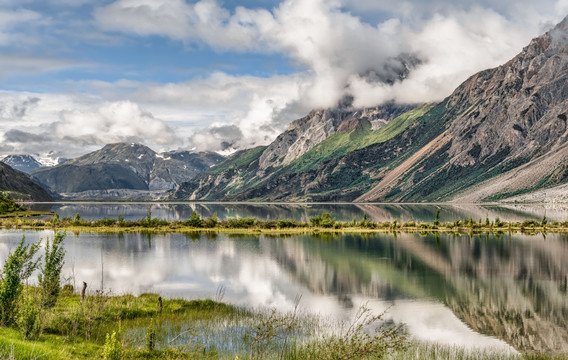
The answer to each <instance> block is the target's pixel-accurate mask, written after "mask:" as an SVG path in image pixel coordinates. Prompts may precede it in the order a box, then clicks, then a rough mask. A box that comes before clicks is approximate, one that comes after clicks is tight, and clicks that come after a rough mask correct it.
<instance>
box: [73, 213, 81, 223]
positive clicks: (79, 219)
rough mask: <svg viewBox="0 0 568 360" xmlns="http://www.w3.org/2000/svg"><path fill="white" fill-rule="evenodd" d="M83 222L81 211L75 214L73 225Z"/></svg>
mask: <svg viewBox="0 0 568 360" xmlns="http://www.w3.org/2000/svg"><path fill="white" fill-rule="evenodd" d="M80 224H81V215H79V213H76V214H75V218H74V219H73V225H80Z"/></svg>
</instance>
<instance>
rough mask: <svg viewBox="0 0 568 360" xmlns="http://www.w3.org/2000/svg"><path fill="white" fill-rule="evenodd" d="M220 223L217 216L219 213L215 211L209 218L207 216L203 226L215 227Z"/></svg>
mask: <svg viewBox="0 0 568 360" xmlns="http://www.w3.org/2000/svg"><path fill="white" fill-rule="evenodd" d="M218 224H219V219H218V218H217V214H216V213H214V214H213V215H212V216H210V217H209V218H207V219H206V220H205V221H204V222H203V227H206V228H214V227H216V226H217V225H218Z"/></svg>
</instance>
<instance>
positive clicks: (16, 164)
mask: <svg viewBox="0 0 568 360" xmlns="http://www.w3.org/2000/svg"><path fill="white" fill-rule="evenodd" d="M2 162H3V163H4V164H7V165H10V167H12V168H13V169H16V170H18V171H22V172H24V173H26V174H28V173H30V172H31V171H33V170H35V169H37V168H40V167H41V166H42V165H41V163H40V162H39V161H37V160H36V159H35V158H34V157H33V156H31V155H8V156H6V157H5V158H4V159H2Z"/></svg>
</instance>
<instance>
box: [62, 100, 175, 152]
mask: <svg viewBox="0 0 568 360" xmlns="http://www.w3.org/2000/svg"><path fill="white" fill-rule="evenodd" d="M52 126H53V130H54V134H55V135H56V136H57V137H58V138H61V139H65V140H72V141H74V142H78V143H82V144H85V145H104V144H108V143H115V142H146V141H147V139H151V140H152V141H153V142H155V143H157V144H160V145H167V144H170V143H174V142H175V141H176V136H175V133H174V131H173V130H172V129H171V128H170V127H169V126H168V125H166V124H165V123H164V122H163V121H162V120H160V119H156V118H155V117H154V116H153V115H152V114H151V113H148V112H144V111H143V110H142V109H140V107H139V106H138V105H137V104H135V103H132V102H129V101H121V102H115V103H106V104H104V105H102V106H101V107H100V108H98V109H96V110H94V111H79V110H72V111H64V112H62V113H61V120H60V121H58V122H56V123H54V124H53V125H52Z"/></svg>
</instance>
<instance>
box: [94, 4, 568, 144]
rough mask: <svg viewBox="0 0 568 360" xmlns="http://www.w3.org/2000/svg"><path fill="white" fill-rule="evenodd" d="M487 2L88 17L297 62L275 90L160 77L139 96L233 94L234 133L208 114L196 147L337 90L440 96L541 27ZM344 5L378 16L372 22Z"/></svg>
mask: <svg viewBox="0 0 568 360" xmlns="http://www.w3.org/2000/svg"><path fill="white" fill-rule="evenodd" d="M545 1H550V0H545ZM564 1H565V0H559V2H558V3H557V4H556V7H557V8H561V7H562V6H563V5H562V4H563V2H564ZM480 4H481V5H480ZM492 4H493V3H492V2H489V1H487V2H485V3H483V2H482V3H479V2H474V1H463V2H458V3H451V4H450V3H448V2H447V1H443V0H440V1H435V2H428V4H427V5H425V4H424V3H423V2H420V1H405V2H403V3H402V4H401V3H400V2H398V1H396V2H393V1H385V2H371V1H362V2H354V1H351V0H333V1H325V0H284V1H282V2H281V3H280V4H278V6H277V7H275V8H273V9H271V10H266V9H247V8H244V7H236V9H235V10H234V11H229V10H228V9H226V8H224V7H222V5H221V4H220V3H219V2H218V1H215V0H201V1H198V2H196V3H191V4H190V3H188V2H186V1H184V0H170V1H165V0H152V1H150V0H118V1H115V2H113V3H112V4H110V5H108V6H105V7H101V8H99V9H98V10H97V11H96V13H95V18H96V20H97V22H98V23H99V25H100V26H101V27H102V28H103V29H106V30H112V31H119V32H124V33H135V34H138V35H159V36H165V37H169V38H171V39H174V40H179V41H182V42H184V43H197V44H202V45H204V46H210V47H212V48H214V49H216V50H218V51H233V52H234V51H237V52H248V51H254V52H260V53H279V54H282V55H284V56H286V57H288V58H289V59H290V60H291V62H292V63H294V64H295V65H296V66H297V68H298V74H301V75H299V76H296V77H294V78H293V79H292V78H287V79H286V80H287V87H286V91H279V92H278V91H275V89H278V87H279V86H281V83H279V81H262V80H252V82H253V83H261V85H262V86H259V87H257V88H254V89H252V88H251V86H250V85H249V84H248V83H247V82H246V81H238V80H244V78H240V79H238V80H236V79H234V78H233V79H230V80H232V82H230V81H229V82H227V83H226V86H224V87H223V86H219V84H220V83H221V82H222V81H219V80H220V78H222V77H223V76H225V77H226V79H225V80H227V79H229V78H230V77H229V76H226V75H223V74H216V75H214V76H212V77H211V78H207V79H205V80H206V81H207V82H208V81H212V80H213V81H212V84H214V85H213V87H211V86H209V85H208V84H207V83H204V84H203V88H201V89H200V90H199V91H195V92H185V93H184V92H181V91H179V90H180V88H182V87H184V86H186V84H181V85H180V84H170V85H167V86H165V87H161V88H154V89H153V90H152V91H153V93H152V94H150V93H147V94H146V95H148V96H150V97H152V98H154V99H159V98H162V99H163V100H168V99H169V100H172V101H173V100H174V99H175V98H176V97H178V96H181V97H184V98H185V97H187V96H191V97H203V99H204V103H208V102H209V101H208V100H207V99H215V100H216V101H219V104H220V106H221V107H222V106H223V104H224V102H225V101H227V100H228V99H230V100H228V101H234V100H237V99H239V96H238V95H235V94H237V93H242V94H243V95H242V96H243V97H244V100H246V101H242V100H243V98H241V99H239V100H240V101H241V102H242V103H243V104H246V106H245V107H243V110H244V111H243V112H242V113H240V114H235V113H231V115H232V116H229V117H226V118H225V125H230V126H236V127H237V128H238V129H239V134H238V136H228V137H227V138H226V139H224V140H223V139H221V138H219V139H218V137H219V136H211V134H212V132H213V131H214V130H215V129H217V128H219V127H220V126H221V125H222V124H221V123H219V122H218V121H219V120H220V119H215V120H217V122H214V124H213V125H212V126H211V127H210V128H209V129H207V130H204V133H203V134H207V135H204V136H199V135H194V136H192V137H191V142H192V143H193V144H194V145H196V147H199V144H204V146H212V148H215V149H217V148H222V147H223V146H224V145H222V144H223V143H225V145H226V144H231V146H235V147H250V146H252V145H258V144H266V143H268V142H270V141H271V140H272V139H274V137H275V136H276V135H277V134H278V132H280V131H281V130H282V128H283V124H282V121H283V122H284V124H285V123H286V122H287V121H289V120H290V119H287V118H285V117H284V118H283V117H281V115H282V114H284V113H286V112H287V111H289V110H291V109H296V110H305V111H307V110H309V109H310V108H316V107H331V106H335V105H336V104H337V103H338V102H339V101H340V100H341V99H342V98H343V97H345V96H352V97H353V98H354V102H353V104H354V105H355V106H374V105H378V104H381V103H383V102H386V101H392V100H394V101H397V102H402V103H420V102H429V101H438V100H441V99H443V98H444V97H445V96H448V95H449V94H450V93H451V92H452V90H453V89H455V87H457V86H458V85H459V84H460V83H461V82H462V81H464V80H465V79H466V78H467V77H469V76H471V75H472V74H473V73H475V72H477V71H480V70H483V69H485V68H489V67H493V66H497V65H499V64H501V63H504V62H505V61H507V60H509V59H510V58H511V57H513V56H514V55H515V54H516V53H517V52H518V51H520V49H521V48H522V47H523V46H524V45H526V43H528V41H529V40H530V38H531V37H532V36H534V35H536V31H537V30H536V28H537V27H539V26H542V21H540V20H538V21H537V20H534V21H532V22H530V23H528V22H526V21H524V20H525V19H526V18H525V17H523V16H524V15H522V14H523V13H522V11H521V10H519V9H520V7H519V2H518V1H517V2H513V1H509V2H506V3H501V4H500V5H498V6H494V5H492ZM527 4H528V2H527ZM552 5H553V4H551V6H552ZM491 6H493V7H494V8H496V9H497V10H494V9H492V8H491ZM346 9H347V10H349V9H352V10H355V13H356V12H357V11H356V10H360V11H361V12H362V11H364V10H365V9H373V10H376V11H380V12H385V13H388V16H387V17H386V18H384V17H383V20H379V21H376V22H375V23H373V22H369V21H365V20H363V19H362V18H361V17H360V16H356V15H354V14H353V13H352V12H350V11H346ZM395 9H396V10H395ZM503 14H506V15H503ZM519 14H521V15H519ZM417 15H422V17H420V16H417ZM514 16H518V18H515V19H513V17H514ZM532 17H533V18H534V17H535V16H534V14H533V16H532ZM527 18H528V17H527ZM216 77H217V79H215V78H216ZM215 80H217V81H215ZM249 80H251V79H249ZM253 87H254V86H253ZM187 94H191V95H187ZM178 100H179V99H178ZM279 120H280V121H281V122H280V123H279ZM241 134H242V136H241ZM207 136H209V137H208V138H207ZM198 139H200V140H199V141H197V140H198ZM225 140H226V141H225ZM197 143H199V144H197ZM212 143H215V144H216V145H213V144H212Z"/></svg>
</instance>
